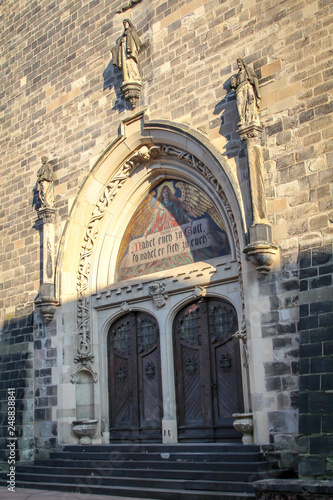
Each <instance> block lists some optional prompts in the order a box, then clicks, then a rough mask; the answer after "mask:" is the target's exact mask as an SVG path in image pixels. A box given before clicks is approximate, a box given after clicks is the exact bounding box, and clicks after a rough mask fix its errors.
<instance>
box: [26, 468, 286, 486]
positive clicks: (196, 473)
mask: <svg viewBox="0 0 333 500" xmlns="http://www.w3.org/2000/svg"><path fill="white" fill-rule="evenodd" d="M233 469H235V467H233ZM16 471H17V473H27V474H37V473H38V474H39V475H41V476H44V475H51V474H55V475H59V476H65V475H70V476H73V477H74V476H87V477H91V476H94V477H131V478H133V477H140V478H142V477H145V478H159V479H169V478H172V479H180V480H181V479H183V480H187V481H188V480H192V481H193V480H197V479H199V478H200V480H203V481H241V482H249V481H259V480H261V479H265V478H268V477H281V476H282V475H284V471H280V470H275V471H272V470H266V471H255V472H254V471H253V472H252V473H249V471H248V470H242V468H241V467H240V470H239V471H236V472H235V471H234V470H232V471H231V470H230V471H224V470H223V471H221V470H219V471H216V472H212V471H206V470H179V469H169V470H163V469H162V470H161V469H154V468H149V469H141V468H136V469H130V468H121V467H119V468H115V467H109V468H101V467H95V466H94V464H91V467H80V468H78V467H68V466H62V467H56V466H49V467H48V466H45V465H44V466H42V465H38V466H36V465H35V466H33V465H31V466H24V467H20V466H17V467H16Z"/></svg>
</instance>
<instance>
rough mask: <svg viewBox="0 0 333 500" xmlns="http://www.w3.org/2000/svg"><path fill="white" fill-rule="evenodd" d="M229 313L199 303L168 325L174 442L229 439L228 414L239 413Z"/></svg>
mask: <svg viewBox="0 0 333 500" xmlns="http://www.w3.org/2000/svg"><path fill="white" fill-rule="evenodd" d="M236 331H237V316H236V311H235V309H234V308H233V307H232V306H231V305H230V304H228V303H227V302H223V301H221V300H215V299H200V300H198V301H196V302H194V303H193V304H191V305H190V306H188V307H186V308H185V309H184V310H182V311H181V312H180V313H178V315H177V316H176V318H175V322H174V351H175V374H176V394H177V411H178V436H179V440H192V439H193V440H209V441H210V440H230V439H235V438H236V439H237V438H238V437H239V435H238V433H236V431H235V430H234V429H233V426H232V421H233V419H232V414H233V413H236V412H241V411H243V402H242V383H241V370H240V357H239V341H238V340H237V339H235V338H234V337H233V334H234V333H235V332H236Z"/></svg>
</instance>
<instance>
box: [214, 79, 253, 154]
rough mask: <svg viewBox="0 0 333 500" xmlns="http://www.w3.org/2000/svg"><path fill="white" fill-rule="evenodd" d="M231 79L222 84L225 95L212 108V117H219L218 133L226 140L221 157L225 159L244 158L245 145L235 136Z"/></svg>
mask: <svg viewBox="0 0 333 500" xmlns="http://www.w3.org/2000/svg"><path fill="white" fill-rule="evenodd" d="M230 81H231V77H230V78H228V79H227V80H225V82H224V83H223V89H224V90H225V91H226V95H225V97H224V98H223V99H221V101H220V102H218V103H217V104H216V106H215V108H214V112H213V113H214V115H221V125H220V130H219V133H220V135H222V136H224V137H225V138H226V141H227V142H226V145H225V152H224V153H222V154H223V156H226V157H227V158H229V159H230V158H235V157H237V156H239V158H242V157H244V156H246V148H245V144H244V143H243V142H242V140H241V139H240V137H239V136H238V135H236V130H237V123H238V112H237V108H236V92H235V91H234V90H232V89H231V87H230Z"/></svg>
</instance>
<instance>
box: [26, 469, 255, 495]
mask: <svg viewBox="0 0 333 500" xmlns="http://www.w3.org/2000/svg"><path fill="white" fill-rule="evenodd" d="M27 481H29V482H34V483H36V484H38V483H43V484H48V483H54V482H56V483H58V484H64V483H65V484H67V483H70V482H72V483H73V484H82V485H86V486H87V487H91V486H103V487H104V486H105V487H107V486H108V487H121V488H125V487H128V488H138V489H140V490H141V489H143V490H146V489H158V490H166V489H169V490H173V489H174V490H185V491H186V490H196V491H201V490H202V491H220V492H230V491H231V492H241V493H244V492H245V493H252V492H253V491H254V490H253V485H252V482H241V481H203V480H201V479H197V480H195V481H193V480H192V481H191V480H190V481H187V480H184V479H174V478H170V477H169V478H167V479H160V478H158V479H157V478H146V477H144V478H142V477H141V478H131V477H103V476H97V475H92V474H90V475H88V476H86V477H82V476H79V475H76V474H75V475H57V474H56V473H54V472H53V473H52V475H41V474H40V473H38V472H37V471H36V473H35V474H32V473H31V472H30V473H22V472H17V474H16V482H18V483H25V482H27Z"/></svg>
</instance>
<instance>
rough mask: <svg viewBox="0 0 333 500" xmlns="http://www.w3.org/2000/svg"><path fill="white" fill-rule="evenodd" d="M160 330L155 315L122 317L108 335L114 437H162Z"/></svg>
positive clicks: (141, 438)
mask: <svg viewBox="0 0 333 500" xmlns="http://www.w3.org/2000/svg"><path fill="white" fill-rule="evenodd" d="M159 344H160V343H159V329H158V324H157V321H156V320H155V318H153V317H152V316H151V315H149V314H146V313H142V312H134V313H129V314H127V315H126V316H123V317H121V318H120V319H119V320H118V321H116V322H115V323H114V324H113V325H112V326H111V328H110V331H109V337H108V351H109V352H108V354H109V395H110V399H109V401H110V424H111V425H110V440H111V441H113V442H114V441H117V440H120V441H150V440H151V441H158V442H161V440H162V391H161V368H160V348H159Z"/></svg>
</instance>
